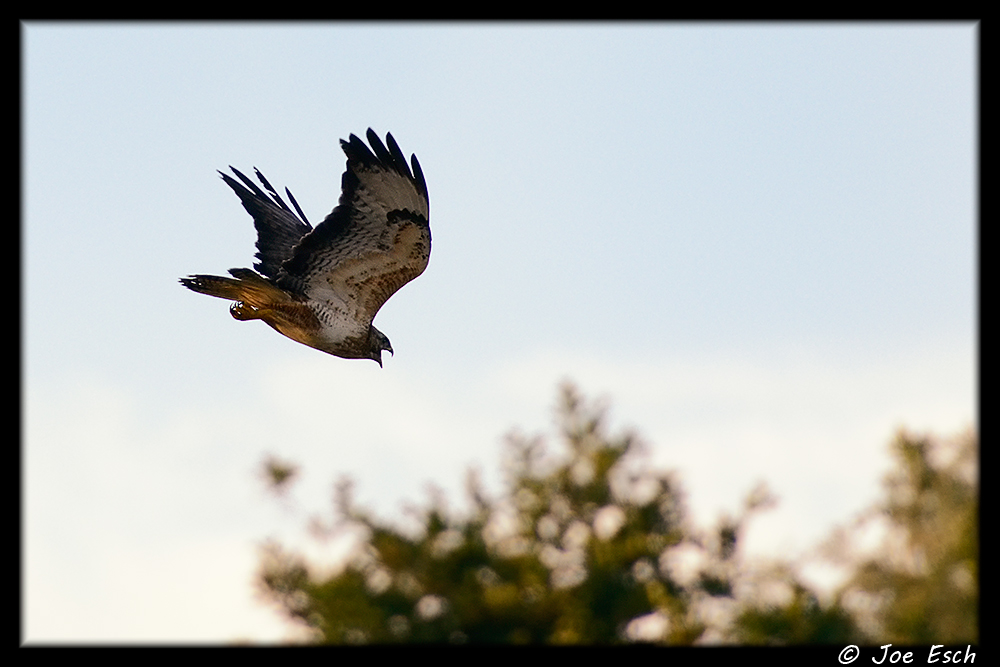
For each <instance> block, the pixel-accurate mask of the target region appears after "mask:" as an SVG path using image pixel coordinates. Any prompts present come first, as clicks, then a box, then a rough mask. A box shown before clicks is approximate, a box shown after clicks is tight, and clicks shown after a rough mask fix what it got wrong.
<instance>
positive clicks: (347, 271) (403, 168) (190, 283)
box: [181, 129, 431, 366]
mask: <svg viewBox="0 0 1000 667" xmlns="http://www.w3.org/2000/svg"><path fill="white" fill-rule="evenodd" d="M385 139H386V144H387V145H388V148H386V144H383V143H382V141H381V140H380V139H379V137H378V135H377V134H375V133H374V132H373V131H372V130H371V129H369V130H368V142H369V143H370V144H371V149H369V148H368V146H366V145H365V143H364V142H363V141H362V140H361V139H359V138H358V137H356V136H355V135H353V134H352V135H351V137H350V139H349V140H348V141H344V140H341V141H340V145H341V148H343V150H344V153H346V154H347V170H346V171H345V172H344V176H343V179H342V181H341V188H342V191H341V194H340V201H339V202H338V204H337V206H336V207H335V208H334V209H333V212H331V213H330V214H329V215H328V216H326V219H324V220H323V222H321V223H320V224H318V225H317V226H316V228H315V229H314V228H313V227H312V225H310V224H309V221H308V220H307V219H306V216H305V214H304V213H303V212H302V209H301V208H300V207H299V204H298V202H296V201H295V197H293V196H292V193H291V192H290V191H289V190H288V188H285V193H286V194H287V195H288V199H289V201H291V203H292V206H294V207H295V211H294V212H293V211H292V209H290V208H289V207H288V205H287V204H286V203H285V201H284V200H283V199H282V198H281V196H280V195H279V194H278V193H277V192H276V191H275V190H274V188H273V187H271V184H270V183H268V181H267V179H266V178H264V175H263V174H261V173H260V171H258V170H257V169H256V168H254V173H255V174H256V175H257V178H258V179H259V180H260V182H261V184H262V185H263V186H264V188H265V189H266V190H267V192H266V193H265V192H264V190H261V189H260V187H258V186H257V184H256V183H254V182H253V181H252V180H250V179H249V178H247V177H246V176H244V175H243V174H242V173H240V172H239V171H238V170H236V169H234V168H233V167H230V169H232V170H233V173H234V174H235V175H236V177H237V178H239V181H237V180H236V179H234V178H232V177H231V176H229V175H228V174H224V173H222V172H221V171H220V172H219V174H220V175H221V176H222V180H223V181H225V182H226V185H228V186H229V187H231V188H232V189H233V191H234V192H235V193H236V195H237V196H238V197H239V198H240V200H241V201H242V202H243V208H245V209H246V210H247V212H248V213H249V214H250V215H251V216H253V222H254V226H255V227H256V228H257V254H256V257H257V259H259V260H260V261H259V262H256V263H255V264H254V269H256V271H253V270H251V269H230V270H229V273H230V275H231V276H232V277H231V278H229V277H223V276H208V275H193V276H189V277H187V278H181V284H182V285H184V286H185V287H187V288H189V289H192V290H194V291H195V292H200V293H202V294H208V295H209V296H216V297H219V298H222V299H229V300H230V301H233V302H234V303H233V304H231V305H230V307H229V312H230V313H231V314H232V316H233V317H234V318H236V319H237V320H263V321H264V322H267V323H268V324H269V325H271V327H273V328H274V329H275V330H276V331H277V332H278V333H281V334H284V335H285V336H288V337H289V338H291V339H292V340H294V341H298V342H299V343H302V344H304V345H308V346H309V347H314V348H316V349H317V350H322V351H323V352H326V353H328V354H332V355H335V356H338V357H343V358H345V359H374V360H375V361H377V362H378V365H379V366H381V365H382V351H383V350H388V351H389V353H390V354H391V353H392V346H391V345H390V344H389V339H388V338H387V337H386V335H385V334H383V333H382V332H381V331H379V330H378V329H376V328H375V327H374V326H373V325H372V320H373V319H374V318H375V314H376V313H377V312H378V310H379V308H381V307H382V304H384V303H385V302H386V300H387V299H388V298H389V297H390V296H392V295H393V294H395V293H396V291H397V290H398V289H399V288H400V287H402V286H403V285H405V284H406V283H408V282H410V281H411V280H413V279H414V278H416V277H417V276H419V275H420V274H421V273H423V271H424V269H425V268H426V267H427V260H428V258H429V257H430V254H431V229H430V206H429V202H428V198H427V182H426V181H425V180H424V174H423V172H422V171H421V169H420V163H419V162H417V156H416V155H411V156H410V163H411V164H412V165H413V170H412V171H411V170H410V166H409V165H408V164H407V163H406V158H405V157H404V155H403V152H402V151H401V150H400V149H399V145H398V144H397V143H396V140H395V139H393V138H392V135H391V134H387V135H386V137H385ZM296 213H297V214H298V215H296Z"/></svg>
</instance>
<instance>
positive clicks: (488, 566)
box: [260, 385, 978, 644]
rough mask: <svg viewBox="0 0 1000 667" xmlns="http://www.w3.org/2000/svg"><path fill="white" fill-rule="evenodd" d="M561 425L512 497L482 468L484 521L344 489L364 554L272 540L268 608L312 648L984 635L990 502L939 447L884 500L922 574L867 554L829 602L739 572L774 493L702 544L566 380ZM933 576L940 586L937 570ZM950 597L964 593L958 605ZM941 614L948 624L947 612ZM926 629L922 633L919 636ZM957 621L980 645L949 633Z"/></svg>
mask: <svg viewBox="0 0 1000 667" xmlns="http://www.w3.org/2000/svg"><path fill="white" fill-rule="evenodd" d="M559 430H560V436H561V440H562V441H563V443H564V444H565V446H566V447H565V449H566V452H565V454H564V455H562V456H553V455H551V454H550V453H548V452H547V451H546V449H545V447H544V445H543V442H542V440H541V439H539V438H525V437H522V436H517V435H514V436H510V437H509V438H508V442H507V452H506V459H505V462H504V470H505V473H506V478H507V479H506V491H505V493H504V494H503V495H502V497H500V498H499V499H495V500H491V499H490V498H488V497H487V494H486V493H485V491H484V490H483V488H482V485H481V484H480V482H479V479H478V477H477V476H476V475H475V474H472V473H470V475H469V479H468V495H469V498H470V501H471V507H472V509H471V511H470V512H468V513H467V514H466V515H465V516H462V517H453V516H450V515H449V513H448V512H447V511H446V509H445V504H444V500H443V497H442V496H441V494H440V493H434V494H432V499H431V502H430V503H429V505H428V506H427V507H426V508H424V509H420V510H418V511H417V512H416V518H417V520H418V524H419V530H417V531H407V530H403V529H401V528H399V527H396V526H393V525H390V524H387V523H383V522H381V521H379V520H377V519H376V518H374V517H372V516H370V515H369V514H368V513H367V512H365V511H363V510H361V509H359V508H358V507H356V506H355V504H354V503H353V501H352V498H351V488H350V484H348V483H341V484H340V485H339V486H338V494H337V503H336V514H335V519H334V521H333V523H332V524H331V526H330V527H328V528H326V529H325V532H326V533H328V534H330V533H332V534H336V533H338V532H345V531H354V532H355V534H360V535H361V539H360V540H359V542H360V544H359V546H358V548H357V549H356V551H355V553H354V555H353V557H352V558H351V559H350V560H349V561H348V562H347V563H346V564H344V565H342V566H341V567H340V568H339V569H338V570H337V571H335V572H334V573H332V574H330V573H323V572H321V571H320V570H319V569H318V568H317V567H316V566H315V565H309V564H308V563H307V561H306V559H305V558H304V557H303V556H300V555H297V554H293V553H289V552H287V551H285V550H283V549H282V548H281V547H279V546H277V545H276V544H270V545H268V546H267V548H266V550H265V556H264V559H263V561H262V564H261V569H260V584H261V589H262V591H263V593H264V595H265V597H266V598H268V599H269V600H271V601H272V602H275V603H277V605H278V606H279V608H280V609H281V610H282V611H283V612H284V613H286V614H287V615H288V616H289V617H290V618H291V619H294V620H295V621H297V622H298V623H300V624H301V625H302V626H304V627H305V628H307V629H308V630H309V631H310V633H311V635H310V637H311V640H312V641H315V642H317V643H394V642H453V643H464V642H490V643H567V644H568V643H622V642H636V641H641V642H657V643H667V644H691V643H696V642H697V643H720V642H727V643H750V644H775V643H777V644H809V643H849V642H854V643H859V642H861V641H866V639H868V638H881V637H882V636H883V635H882V634H879V633H880V632H883V631H886V632H892V633H897V634H892V639H891V640H890V639H887V641H896V642H906V641H910V642H914V641H924V639H922V638H925V637H929V638H937V640H938V643H941V642H942V641H945V640H946V638H947V641H951V640H955V641H964V640H961V639H959V638H960V637H965V636H975V635H974V628H975V619H976V616H975V609H976V600H977V598H976V589H977V585H978V584H977V577H978V573H977V569H976V564H977V562H978V561H977V553H978V542H977V533H976V527H977V522H976V520H977V517H978V513H977V509H972V510H971V513H970V510H969V503H970V502H972V503H973V507H974V508H977V507H978V505H977V500H976V499H977V496H976V493H975V489H974V487H970V486H968V484H967V483H966V482H962V483H956V482H955V481H954V480H955V478H954V475H953V474H952V473H949V472H946V471H945V470H944V469H939V468H934V467H933V466H931V465H930V463H929V461H928V459H927V456H928V449H927V446H926V443H925V444H924V445H922V447H923V449H921V448H920V446H917V445H915V444H914V442H925V441H913V440H912V439H909V438H907V437H905V436H900V439H899V440H898V441H897V451H898V452H900V453H901V455H902V456H903V459H902V463H903V467H902V469H901V470H897V471H896V472H894V473H893V476H891V477H890V483H889V489H890V498H889V501H888V504H887V505H886V508H887V509H886V513H887V514H888V515H889V516H891V517H894V518H895V519H896V520H897V521H898V522H901V523H899V525H900V526H902V527H904V528H905V529H906V530H908V531H910V532H911V533H912V535H913V540H915V541H913V540H911V541H910V542H908V544H910V545H911V547H912V558H911V560H913V559H915V560H913V562H919V563H922V564H923V565H921V566H920V567H923V568H925V569H924V570H920V569H919V568H918V569H917V570H913V569H912V568H911V569H910V570H906V571H905V573H903V572H901V571H900V570H899V569H898V567H897V561H896V560H891V562H890V561H886V560H885V559H874V560H867V561H864V562H863V563H859V564H857V568H856V571H855V573H854V576H853V578H852V579H850V581H849V582H848V584H847V585H845V586H844V587H843V589H842V590H840V591H839V592H837V593H836V595H834V596H833V599H832V602H831V603H829V604H826V605H824V604H821V602H820V599H821V596H819V595H818V594H817V593H815V592H814V591H812V590H811V589H810V588H809V586H808V585H806V584H804V583H802V581H801V580H800V579H799V578H798V577H797V575H796V574H795V572H796V567H794V566H793V565H790V564H784V563H779V564H777V565H775V566H773V567H771V568H769V569H766V570H754V569H752V568H748V567H746V565H745V564H744V563H743V562H742V559H741V556H740V551H739V544H740V539H741V535H742V533H743V531H744V529H745V527H746V525H747V522H748V520H749V519H750V518H751V517H752V516H753V514H754V513H756V512H758V511H760V510H762V509H765V508H766V507H769V506H771V505H772V504H773V503H774V500H773V498H772V497H771V495H770V494H769V493H768V491H767V489H766V487H765V486H763V485H761V486H758V487H757V488H756V489H754V490H753V491H752V492H751V493H750V495H749V497H748V499H747V501H746V503H745V506H744V508H743V510H742V512H741V513H740V514H739V515H738V516H736V517H723V518H722V519H721V520H720V521H719V523H718V525H717V526H716V527H715V529H714V530H712V531H710V532H709V533H708V534H703V533H700V532H698V531H696V530H695V529H694V528H693V527H692V526H691V525H690V523H689V522H688V520H687V518H686V512H685V507H684V499H683V494H682V492H681V490H680V487H679V484H678V482H677V480H676V478H675V476H674V475H673V474H671V473H667V472H658V471H652V470H650V469H649V468H648V466H644V465H642V464H643V458H642V457H641V456H640V451H639V450H640V449H641V448H640V446H639V443H638V441H637V439H636V437H635V436H634V435H633V434H631V433H625V434H622V435H618V436H611V435H609V434H608V433H607V431H606V426H605V411H604V410H603V409H602V408H600V407H599V406H595V405H587V404H585V403H584V401H582V399H581V398H580V396H579V395H578V394H577V392H576V391H575V390H574V389H573V388H572V387H571V386H568V385H567V386H564V387H563V389H562V392H561V403H560V408H559ZM973 458H974V455H973ZM964 460H965V459H963V461H964ZM973 463H974V461H973ZM955 466H959V467H961V466H960V464H959V463H958V462H955V463H954V464H953V465H952V467H951V468H948V470H957V469H958V468H956V467H955ZM265 469H266V471H267V474H268V477H269V478H270V479H271V480H272V484H273V487H274V488H275V490H276V491H278V492H281V493H283V492H284V490H285V488H286V487H287V484H288V482H289V481H290V480H291V479H292V478H293V477H294V475H293V474H292V473H294V470H295V468H294V467H293V466H291V465H290V464H280V465H278V464H276V462H275V461H274V460H273V459H272V460H270V461H268V462H267V463H265ZM946 478H947V479H946ZM962 484H966V485H965V486H963V485H962ZM918 491H919V492H918ZM921 494H922V495H921ZM928 494H930V496H928ZM931 496H933V497H936V498H937V499H936V500H934V499H932V498H931ZM914 503H916V504H917V505H914ZM918 506H919V507H918ZM942 508H943V511H944V514H935V512H938V511H941V510H942ZM941 530H944V531H945V534H947V535H949V536H950V537H948V538H947V539H944V537H943V536H942V535H939V531H941ZM970 531H971V532H970ZM842 532H844V531H842ZM908 534H909V533H908ZM904 542H905V540H904ZM841 543H843V540H841ZM894 553H898V552H894ZM845 554H846V552H845V551H844V550H841V552H840V553H839V556H840V557H842V558H846V555H845ZM918 554H919V555H918ZM927 568H929V569H927ZM941 568H943V569H941ZM938 569H941V573H940V575H937V574H935V575H934V576H932V577H931V579H932V580H933V583H930V582H931V579H928V578H927V577H928V573H936V572H938ZM955 587H959V588H960V589H961V590H962V591H965V592H963V593H962V594H961V595H960V596H958V597H955V595H954V594H955V591H956V590H958V589H956V588H955ZM969 591H971V593H970V592H969ZM864 596H867V597H864ZM970 596H971V597H970ZM827 597H829V596H827ZM890 599H891V600H894V601H895V602H894V603H890V602H888V601H889V600H890ZM970 600H971V603H970ZM852 603H853V604H852ZM928 604H930V605H934V604H936V605H938V606H937V607H935V608H933V609H932V608H929V607H927V606H926V605H928ZM970 604H971V606H970ZM859 605H860V606H859ZM866 605H867V606H866ZM922 605H923V606H922ZM942 605H943V606H948V605H950V606H951V608H953V609H954V614H953V616H948V618H942V617H940V616H934V614H935V613H938V612H939V611H940V610H941V608H942ZM864 610H868V611H869V612H872V613H869V614H868V615H865V614H864V613H862V612H863V611H864ZM918 610H922V612H921V611H918ZM970 614H971V616H970ZM873 619H874V620H873ZM915 619H919V620H915ZM970 619H971V625H969V623H970ZM914 627H916V628H920V629H921V630H927V632H925V633H924V634H913V632H912V628H914ZM954 627H960V628H969V627H971V628H973V634H972V635H968V633H966V634H962V632H960V631H953V630H951V629H948V630H945V628H954ZM907 632H910V634H906V633H907ZM935 633H944V634H935ZM918 637H920V638H921V639H917V638H918ZM970 641H971V640H970Z"/></svg>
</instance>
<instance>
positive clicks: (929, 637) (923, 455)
mask: <svg viewBox="0 0 1000 667" xmlns="http://www.w3.org/2000/svg"><path fill="white" fill-rule="evenodd" d="M891 450H892V454H893V459H894V467H893V469H892V470H891V472H890V473H889V474H888V475H887V476H886V478H885V482H884V499H883V500H881V501H880V502H879V503H877V504H876V505H875V506H873V507H872V508H871V509H869V510H867V511H866V512H864V513H863V514H862V515H861V517H860V518H859V519H858V520H857V521H855V522H854V524H853V525H851V526H850V527H849V528H847V529H838V530H836V531H834V533H833V535H832V536H831V537H830V538H829V539H828V540H827V541H826V544H825V545H824V546H823V548H822V550H821V555H822V559H823V560H826V561H828V562H832V563H834V564H836V565H839V566H840V567H841V568H842V569H843V570H844V571H846V572H847V576H846V582H845V583H844V584H843V585H841V586H840V587H839V588H838V589H837V590H836V591H834V594H833V595H832V601H831V602H830V603H829V604H827V605H825V606H823V605H821V604H820V602H819V598H818V596H817V594H816V593H815V592H813V591H811V590H810V589H809V588H808V587H807V586H806V585H804V584H803V583H802V582H801V581H800V579H799V578H798V577H797V576H796V574H795V573H794V572H795V570H797V569H799V568H800V567H801V563H800V564H798V566H791V565H787V564H785V565H779V566H777V567H775V568H774V569H773V570H772V571H771V572H769V573H765V574H763V575H757V576H756V577H754V580H753V588H754V590H755V591H756V592H757V593H759V592H760V591H761V590H764V589H766V588H767V587H770V588H771V590H772V591H774V589H776V588H777V589H784V590H783V591H782V592H783V594H781V595H778V596H775V595H773V594H772V595H771V596H767V595H760V594H753V595H743V596H740V597H741V605H740V606H741V611H740V612H739V613H738V614H737V617H736V620H735V622H734V625H733V628H732V633H731V638H732V639H733V640H735V641H739V642H742V643H752V644H759V643H767V644H773V643H780V644H802V643H848V642H853V643H870V644H875V645H882V644H886V643H893V644H897V645H898V644H910V645H916V644H925V645H926V644H950V645H955V644H966V643H972V644H974V643H977V642H978V640H979V630H978V628H979V619H978V601H979V594H978V592H979V565H978V564H979V483H978V464H977V462H978V439H977V437H976V436H975V435H974V434H973V433H972V432H971V431H970V432H968V433H965V434H963V435H960V436H958V437H955V438H952V439H948V440H941V439H935V438H931V437H929V436H915V435H911V434H907V433H906V432H900V433H898V434H897V436H896V439H895V441H894V442H893V443H892V447H891ZM872 537H875V538H879V539H878V540H877V543H878V546H877V547H876V548H875V549H874V550H873V549H871V548H866V547H865V544H866V543H870V542H872ZM776 597H777V598H778V599H779V602H777V603H775V602H774V600H775V598H776ZM828 597H831V596H828ZM768 601H770V603H768Z"/></svg>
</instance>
